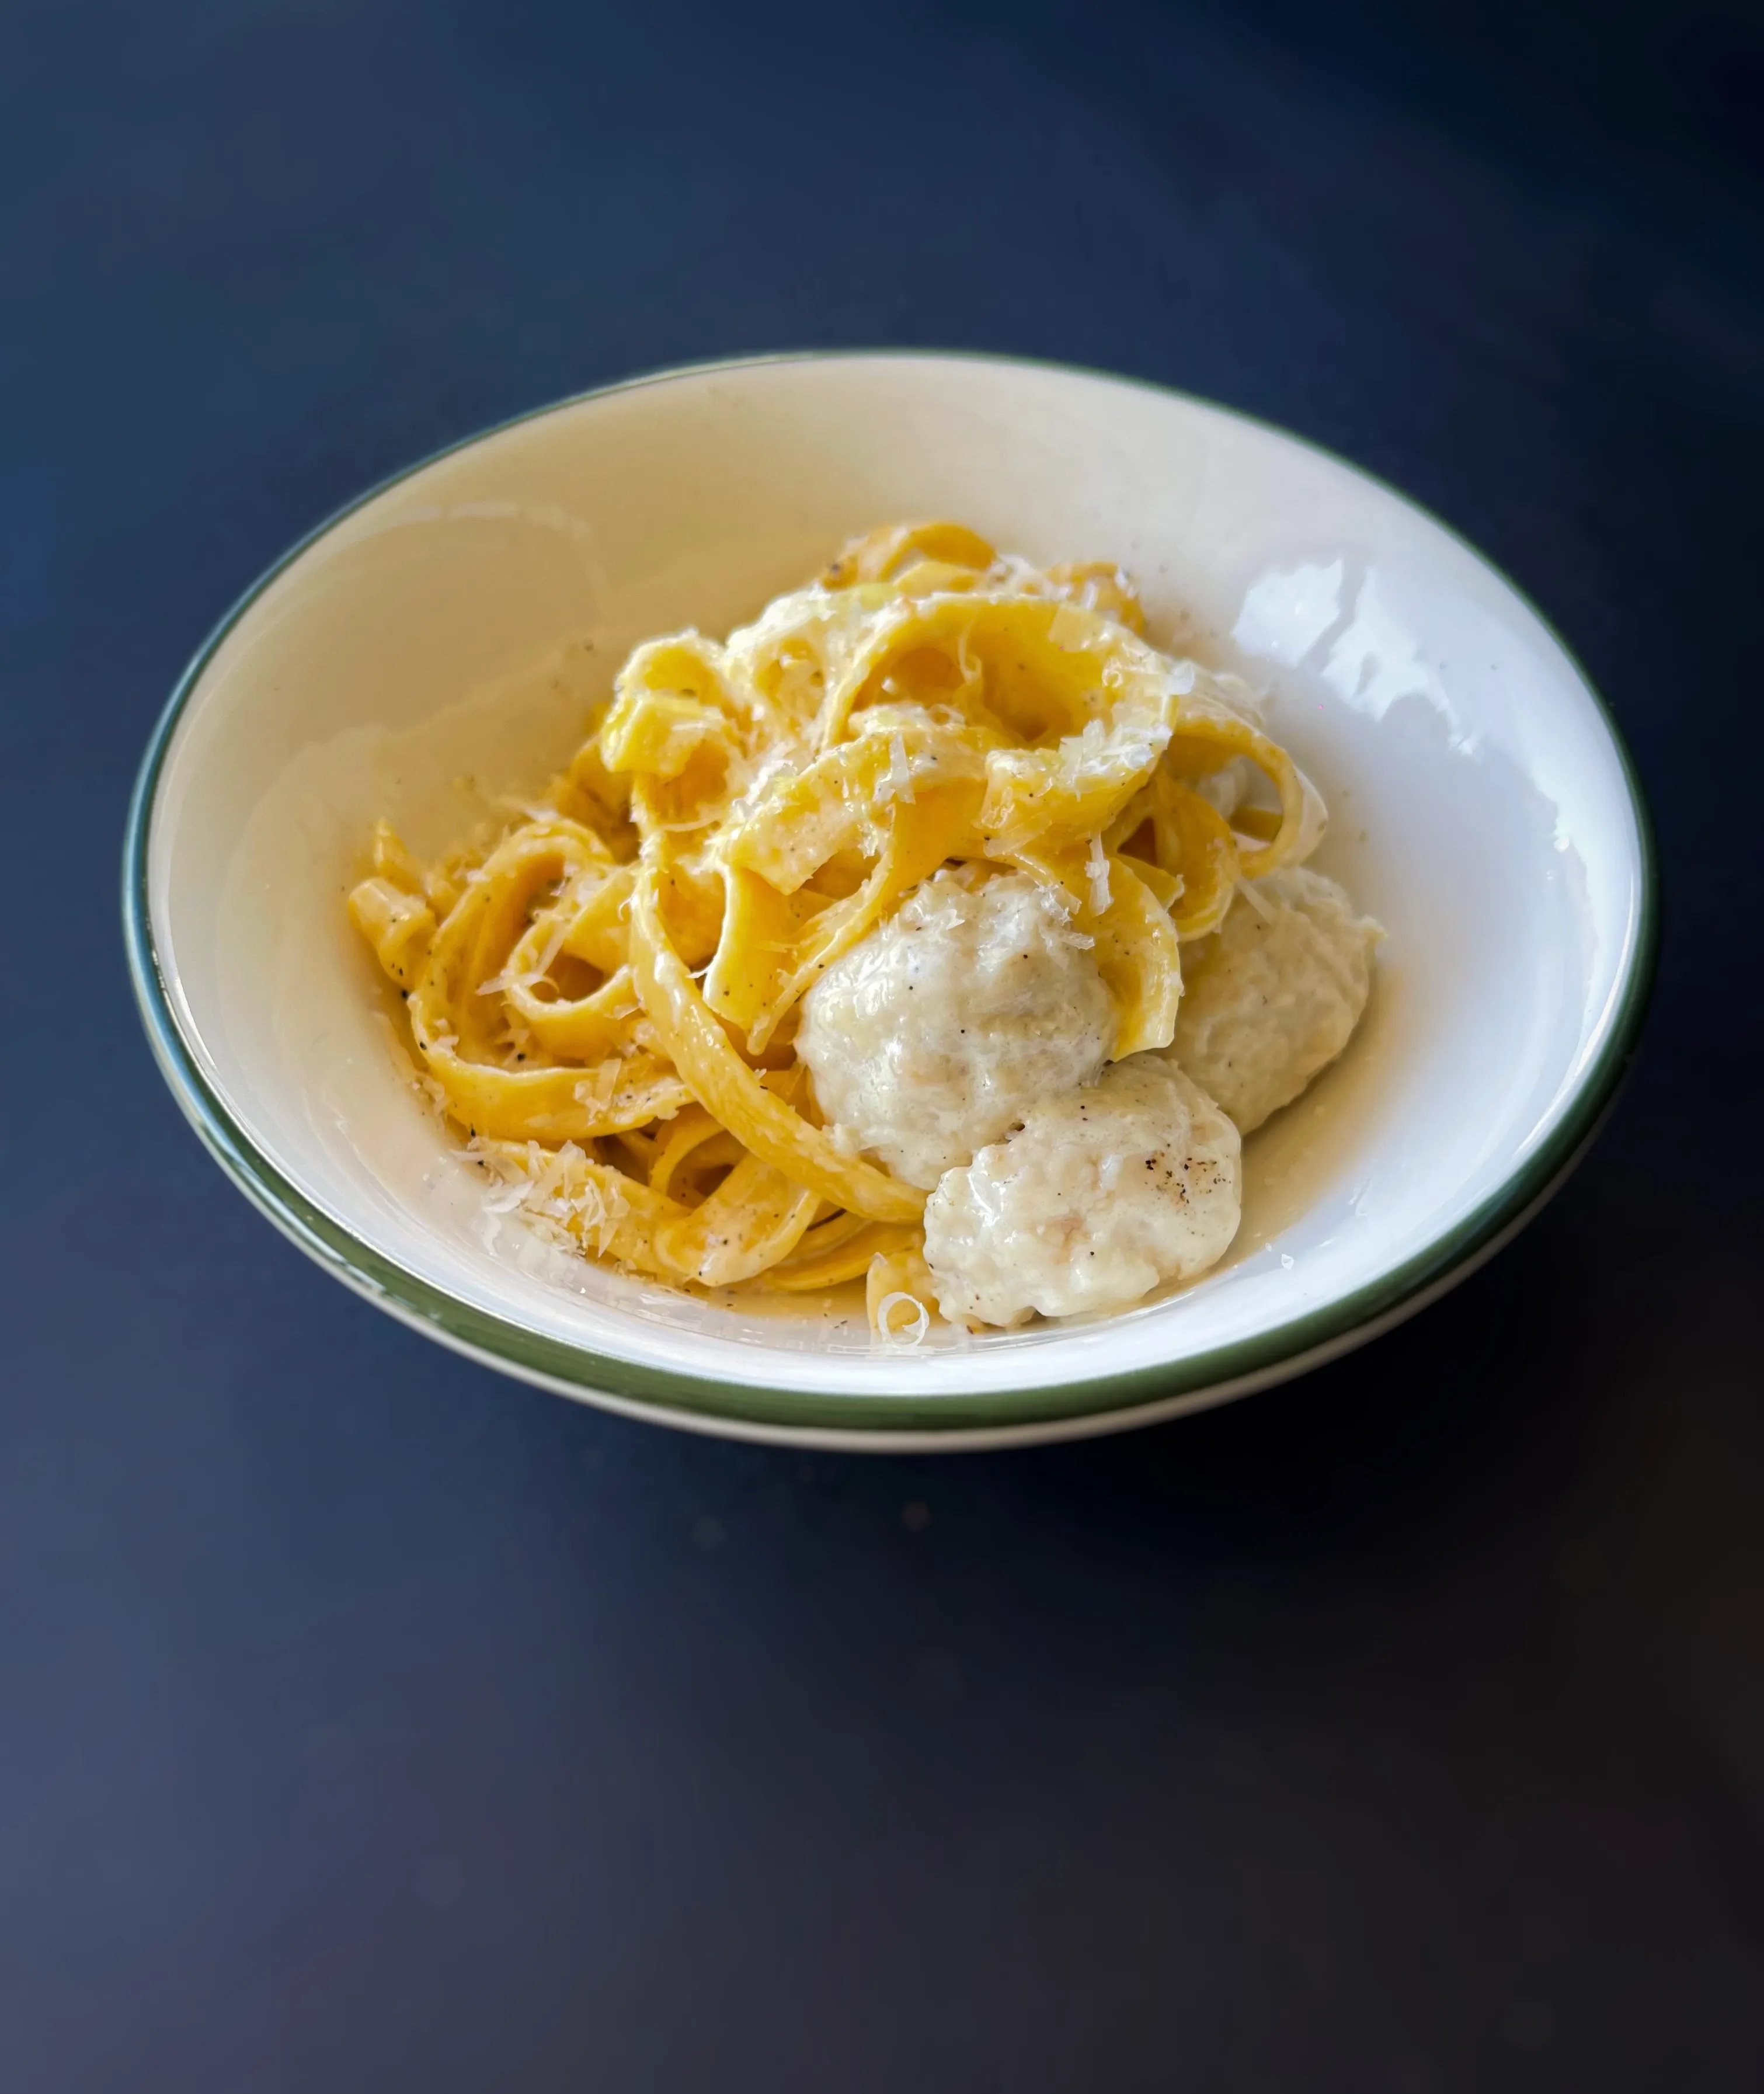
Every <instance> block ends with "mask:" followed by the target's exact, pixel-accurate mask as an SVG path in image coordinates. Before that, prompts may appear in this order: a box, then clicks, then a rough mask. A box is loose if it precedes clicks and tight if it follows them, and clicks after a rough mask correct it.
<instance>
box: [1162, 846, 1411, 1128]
mask: <svg viewBox="0 0 1764 2094" xmlns="http://www.w3.org/2000/svg"><path fill="white" fill-rule="evenodd" d="M1382 936H1384V932H1382V931H1381V930H1380V929H1379V926H1378V925H1377V924H1376V923H1374V922H1373V921H1372V919H1371V917H1370V916H1362V915H1359V914H1357V913H1356V912H1355V910H1354V907H1353V903H1352V902H1351V901H1349V899H1348V897H1347V896H1346V895H1345V894H1344V893H1342V891H1341V889H1340V888H1339V887H1337V886H1336V884H1335V882H1334V881H1333V880H1325V879H1324V878H1323V875H1322V874H1321V873H1316V872H1311V871H1307V870H1306V868H1305V867H1301V866H1293V867H1288V868H1286V869H1284V870H1283V871H1280V872H1272V873H1270V874H1269V875H1267V878H1266V879H1265V880H1257V881H1255V882H1254V883H1253V884H1252V885H1251V886H1250V887H1249V889H1248V891H1247V892H1246V893H1241V894H1240V895H1239V896H1238V897H1237V898H1236V901H1233V902H1232V906H1231V913H1230V914H1228V915H1227V917H1226V919H1225V921H1224V923H1223V925H1222V926H1221V928H1219V931H1218V932H1216V933H1215V934H1214V936H1212V937H1210V938H1208V939H1206V940H1205V941H1203V942H1202V944H1201V946H1200V947H1199V949H1198V950H1197V951H1196V952H1195V953H1194V954H1193V958H1192V959H1191V958H1189V955H1188V954H1187V953H1185V954H1184V961H1185V962H1186V963H1187V967H1186V971H1187V980H1186V982H1185V984H1184V990H1183V996H1182V1005H1181V1008H1180V1010H1179V1011H1178V1012H1177V1014H1176V1036H1175V1040H1174V1042H1173V1043H1172V1045H1171V1046H1170V1047H1169V1048H1167V1049H1166V1050H1165V1051H1166V1053H1167V1054H1169V1055H1170V1057H1171V1058H1172V1059H1173V1060H1174V1061H1175V1062H1178V1063H1179V1064H1180V1067H1183V1068H1184V1069H1185V1070H1186V1071H1188V1074H1189V1075H1191V1076H1193V1079H1194V1080H1195V1081H1196V1083H1197V1084H1199V1085H1200V1086H1201V1088H1202V1089H1203V1090H1204V1091H1206V1093H1208V1094H1209V1095H1210V1097H1214V1098H1216V1099H1217V1100H1218V1101H1219V1104H1220V1105H1221V1106H1223V1108H1224V1110H1226V1111H1227V1113H1228V1114H1230V1115H1231V1117H1232V1119H1233V1120H1234V1121H1235V1122H1236V1126H1237V1131H1238V1132H1239V1133H1240V1134H1248V1133H1249V1132H1251V1131H1252V1130H1253V1128H1256V1127H1260V1126H1261V1124H1262V1122H1263V1120H1265V1119H1267V1117H1268V1115H1269V1114H1270V1113H1273V1112H1278V1111H1279V1110H1280V1107H1281V1106H1284V1105H1289V1104H1290V1103H1291V1102H1292V1101H1293V1099H1294V1098H1296V1097H1297V1096H1298V1094H1299V1093H1300V1092H1301V1090H1303V1089H1304V1088H1305V1086H1306V1084H1308V1083H1309V1082H1310V1080H1311V1078H1312V1077H1313V1076H1314V1075H1316V1074H1317V1072H1318V1071H1319V1069H1321V1068H1323V1067H1325V1066H1326V1065H1327V1063H1329V1062H1332V1061H1333V1060H1334V1059H1335V1058H1336V1055H1337V1054H1340V1052H1341V1050H1342V1049H1343V1048H1344V1047H1345V1046H1346V1045H1347V1044H1348V1037H1349V1034H1350V1033H1351V1032H1353V1028H1354V1027H1355V1026H1356V1025H1358V1023H1359V1021H1360V1014H1361V1012H1362V1011H1363V1010H1365V1008H1366V995H1367V993H1368V991H1369V990H1370V988H1371V958H1372V948H1373V947H1374V945H1376V944H1377V943H1378V941H1379V939H1380V938H1381V937H1382Z"/></svg>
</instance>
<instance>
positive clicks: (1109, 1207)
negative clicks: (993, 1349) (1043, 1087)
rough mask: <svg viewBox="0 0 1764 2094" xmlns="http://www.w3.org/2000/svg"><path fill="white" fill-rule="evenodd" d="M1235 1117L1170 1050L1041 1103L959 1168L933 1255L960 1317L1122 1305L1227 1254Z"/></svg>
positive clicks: (1233, 1215) (942, 1293) (940, 1205)
mask: <svg viewBox="0 0 1764 2094" xmlns="http://www.w3.org/2000/svg"><path fill="white" fill-rule="evenodd" d="M1239 1149H1240V1142H1239V1139H1238V1134H1237V1130H1236V1127H1233V1126H1232V1123H1231V1122H1230V1121H1229V1120H1228V1119H1227V1118H1226V1117H1225V1115H1224V1114H1223V1113H1222V1112H1221V1111H1220V1110H1219V1108H1218V1106H1215V1105H1214V1103H1213V1101H1212V1100H1211V1099H1210V1098H1209V1097H1207V1096H1206V1093H1204V1092H1203V1091H1201V1089H1200V1088H1199V1087H1198V1086H1197V1084H1194V1083H1193V1082H1192V1081H1191V1080H1189V1079H1188V1077H1187V1076H1185V1075H1184V1074H1183V1073H1182V1071H1180V1069H1179V1068H1177V1067H1175V1063H1174V1062H1171V1061H1169V1060H1167V1058H1165V1056H1164V1055H1162V1054H1135V1055H1132V1056H1130V1057H1129V1058H1127V1060H1126V1061H1124V1062H1116V1063H1114V1066H1113V1067H1111V1068H1110V1069H1108V1070H1106V1071H1105V1072H1104V1074H1103V1075H1102V1076H1101V1079H1100V1080H1098V1081H1097V1082H1096V1083H1095V1084H1089V1085H1087V1086H1085V1087H1084V1088H1081V1089H1078V1090H1073V1091H1068V1092H1066V1093H1063V1094H1062V1095H1061V1096H1060V1097H1054V1098H1049V1100H1048V1101H1046V1102H1045V1104H1042V1105H1039V1106H1036V1108H1035V1109H1034V1110H1032V1112H1031V1113H1030V1114H1028V1118H1027V1119H1025V1120H1024V1122H1023V1126H1022V1127H1020V1128H1019V1130H1018V1132H1016V1133H1015V1134H1014V1135H1012V1136H1011V1137H1010V1140H1008V1141H1005V1142H1001V1143H1000V1144H998V1145H997V1146H996V1147H993V1148H989V1149H982V1150H981V1151H980V1153H979V1154H978V1155H977V1156H976V1157H975V1158H974V1161H973V1162H972V1163H971V1164H969V1165H968V1166H967V1167H966V1168H965V1169H962V1170H956V1171H949V1173H948V1174H947V1175H945V1177H944V1178H943V1179H942V1180H941V1181H940V1183H939V1184H938V1186H937V1189H936V1192H934V1193H932V1196H931V1198H930V1200H929V1201H928V1204H927V1206H926V1208H925V1258H926V1261H927V1262H928V1264H929V1266H930V1267H931V1272H932V1279H933V1281H934V1282H935V1284H936V1290H937V1305H938V1306H939V1307H940V1308H941V1310H942V1311H943V1313H944V1314H945V1316H947V1317H949V1319H951V1320H952V1321H954V1320H957V1319H965V1320H968V1321H977V1322H980V1323H1001V1324H1010V1323H1023V1322H1024V1321H1025V1320H1026V1319H1028V1317H1029V1316H1030V1315H1031V1314H1033V1313H1034V1312H1035V1311H1036V1310H1040V1312H1041V1314H1042V1315H1044V1316H1075V1315H1077V1314H1080V1313H1081V1312H1082V1311H1085V1310H1106V1309H1125V1308H1127V1307H1128V1306H1129V1305H1131V1304H1132V1303H1133V1302H1135V1301H1139V1300H1140V1299H1141V1297H1142V1296H1144V1295H1145V1294H1148V1293H1149V1292H1150V1291H1151V1290H1152V1288H1154V1287H1157V1286H1159V1285H1162V1284H1165V1283H1167V1282H1169V1281H1171V1280H1184V1279H1193V1278H1194V1277H1195V1276H1196V1275H1197V1274H1198V1273H1201V1272H1204V1271H1206V1268H1207V1267H1208V1266H1210V1265H1213V1264H1214V1263H1216V1262H1217V1261H1218V1260H1219V1258H1222V1257H1223V1255H1224V1253H1225V1250H1226V1248H1227V1245H1229V1244H1230V1242H1231V1240H1232V1236H1234V1235H1236V1230H1237V1220H1238V1214H1239V1212H1240V1202H1241V1188H1240V1173H1239Z"/></svg>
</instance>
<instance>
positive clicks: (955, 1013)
mask: <svg viewBox="0 0 1764 2094" xmlns="http://www.w3.org/2000/svg"><path fill="white" fill-rule="evenodd" d="M1114 1026H1115V1019H1114V1006H1113V1005H1112V1004H1111V1002H1110V997H1109V993H1108V991H1107V989H1106V988H1104V986H1103V982H1102V977H1101V975H1100V974H1099V973H1098V972H1097V963H1096V961H1095V959H1094V958H1093V957H1092V954H1091V951H1090V941H1089V939H1088V937H1087V936H1085V935H1084V932H1080V930H1079V929H1078V928H1076V926H1075V924H1074V923H1073V922H1072V920H1071V910H1070V909H1069V907H1068V906H1067V903H1066V902H1065V901H1064V899H1063V898H1062V896H1061V895H1060V894H1059V893H1058V891H1057V890H1055V889H1054V888H1049V887H1045V886H1043V885H1042V884H1040V883H1039V882H1038V881H1036V880H1032V879H1030V878H1028V876H1027V875H1023V874H1022V873H1000V874H996V875H993V877H991V878H990V879H980V880H975V879H974V878H973V877H972V876H971V875H968V874H967V873H966V872H959V873H958V872H949V871H945V872H940V873H938V874H937V875H936V876H935V877H934V878H933V879H932V880H928V881H926V882H925V884H923V886H922V887H920V888H919V889H918V891H917V892H916V893H914V894H913V895H912V896H910V897H909V899H908V900H907V901H906V903H905V904H904V905H903V906H902V908H901V909H900V910H898V911H897V914H895V915H894V916H893V917H892V918H891V919H889V921H888V922H887V923H884V924H881V925H880V926H879V927H878V928H876V929H875V930H874V931H872V932H871V934H870V935H869V936H868V937H867V938H866V939H864V940H863V941H862V942H861V943H860V944H858V945H854V947H853V948H852V949H851V950H850V951H849V953H847V954H845V955H844V956H843V957H842V958H840V959H838V960H837V961H836V962H834V964H833V965H832V967H829V968H828V971H827V972H826V973H825V974H824V975H823V976H822V977H821V979H820V980H819V982H817V983H816V984H815V987H814V988H812V989H811V990H810V992H809V993H808V995H807V997H806V998H805V999H804V1002H803V1007H802V1028H801V1030H800V1031H799V1032H798V1033H797V1054H798V1055H799V1056H800V1057H801V1058H802V1061H804V1062H806V1064H807V1065H808V1067H809V1071H810V1074H811V1075H812V1076H813V1078H814V1080H815V1097H816V1099H817V1101H819V1106H820V1109H821V1111H822V1113H823V1114H824V1115H825V1117H826V1119H828V1122H829V1123H831V1124H832V1126H833V1127H834V1128H835V1130H836V1139H837V1138H840V1134H839V1132H838V1131H840V1130H842V1131H843V1136H844V1138H845V1139H846V1140H849V1141H850V1142H851V1143H852V1145H853V1146H854V1148H856V1149H861V1150H862V1151H864V1152H865V1153H868V1154H870V1155H872V1156H874V1157H876V1158H879V1159H880V1161H881V1162H883V1163H884V1164H886V1165H887V1166H888V1167H889V1169H890V1170H891V1171H895V1172H896V1173H897V1174H898V1175H900V1176H901V1177H902V1178H904V1179H906V1180H907V1181H908V1183H909V1184H914V1185H922V1186H924V1187H926V1188H929V1187H931V1186H933V1185H935V1184H936V1182H937V1180H939V1179H940V1178H941V1176H942V1175H943V1174H944V1173H945V1171H948V1170H950V1169H952V1168H953V1167H954V1166H957V1165H959V1164H964V1163H966V1162H967V1161H968V1159H969V1158H971V1156H973V1154H974V1153H975V1151H976V1150H977V1149H983V1148H984V1146H985V1145H986V1144H987V1143H988V1142H989V1141H996V1140H997V1139H998V1138H999V1136H1001V1135H1003V1134H1007V1133H1009V1132H1010V1129H1011V1128H1012V1127H1015V1126H1017V1125H1018V1124H1019V1123H1020V1122H1021V1121H1022V1120H1023V1118H1024V1117H1025V1115H1026V1114H1028V1113H1029V1112H1030V1111H1031V1110H1032V1108H1033V1107H1034V1106H1036V1105H1037V1104H1038V1103H1039V1102H1040V1101H1041V1100H1042V1099H1043V1098H1045V1097H1050V1096H1052V1095H1054V1094H1055V1093H1059V1092H1062V1091H1069V1090H1071V1089H1073V1088H1075V1086H1076V1085H1078V1084H1081V1083H1083V1082H1084V1081H1085V1080H1086V1079H1087V1078H1088V1077H1091V1076H1093V1075H1095V1074H1096V1073H1097V1070H1098V1069H1100V1068H1101V1066H1102V1063H1103V1061H1104V1059H1105V1058H1106V1055H1107V1054H1108V1051H1109V1048H1110V1044H1111V1042H1112V1040H1113V1038H1114Z"/></svg>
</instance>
